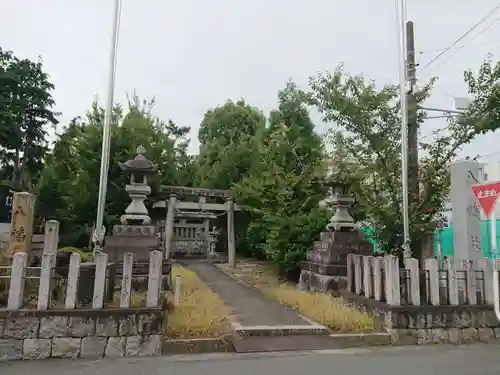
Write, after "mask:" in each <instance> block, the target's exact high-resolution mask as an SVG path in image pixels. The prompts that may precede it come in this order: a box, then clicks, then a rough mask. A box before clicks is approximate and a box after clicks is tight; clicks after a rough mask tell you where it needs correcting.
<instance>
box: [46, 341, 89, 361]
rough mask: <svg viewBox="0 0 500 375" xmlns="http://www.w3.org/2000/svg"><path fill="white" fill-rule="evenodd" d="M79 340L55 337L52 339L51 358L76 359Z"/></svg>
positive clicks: (79, 345)
mask: <svg viewBox="0 0 500 375" xmlns="http://www.w3.org/2000/svg"><path fill="white" fill-rule="evenodd" d="M81 341H82V339H80V338H71V337H64V338H63V337H56V338H53V339H52V357H55V358H78V356H79V355H80V347H81Z"/></svg>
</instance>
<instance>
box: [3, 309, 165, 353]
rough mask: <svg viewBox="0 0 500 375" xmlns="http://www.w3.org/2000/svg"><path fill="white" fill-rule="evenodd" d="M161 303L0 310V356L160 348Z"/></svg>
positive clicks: (147, 351) (144, 351) (142, 351)
mask: <svg viewBox="0 0 500 375" xmlns="http://www.w3.org/2000/svg"><path fill="white" fill-rule="evenodd" d="M164 316H165V310H164V308H163V307H162V308H138V309H133V308H132V309H116V310H110V309H103V310H92V309H81V310H80V309H79V310H50V311H49V310H47V311H33V310H31V311H29V310H18V311H0V361H6V360H19V359H46V358H96V357H122V356H151V355H159V354H161V348H162V341H163V332H164V324H165V318H164Z"/></svg>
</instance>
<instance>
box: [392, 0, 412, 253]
mask: <svg viewBox="0 0 500 375" xmlns="http://www.w3.org/2000/svg"><path fill="white" fill-rule="evenodd" d="M394 8H395V12H396V37H397V46H398V67H399V96H400V102H401V180H402V185H403V186H402V188H403V210H402V211H403V212H402V214H403V232H404V241H403V257H404V258H405V259H408V258H411V251H410V223H409V205H408V108H407V102H406V92H407V90H406V83H407V80H406V60H405V58H404V56H405V54H406V14H405V10H406V2H405V1H404V0H394Z"/></svg>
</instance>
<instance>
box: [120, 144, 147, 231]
mask: <svg viewBox="0 0 500 375" xmlns="http://www.w3.org/2000/svg"><path fill="white" fill-rule="evenodd" d="M145 153H146V150H145V149H144V147H143V146H139V147H137V155H136V156H135V158H133V159H131V160H128V161H126V162H125V163H119V165H120V168H121V169H122V171H124V172H125V173H128V174H130V184H128V185H127V186H126V187H125V191H126V192H127V193H128V195H129V197H130V199H131V202H130V204H129V205H128V207H127V209H126V210H125V214H124V215H122V216H121V217H120V222H121V223H122V224H136V225H137V224H143V225H145V224H151V218H150V217H149V213H148V209H147V208H146V206H145V205H144V200H145V199H146V197H147V196H148V195H150V194H151V187H150V186H149V185H148V176H149V175H150V174H151V173H154V172H156V165H154V164H153V163H152V162H151V161H150V160H148V159H147V158H146V157H145V156H144V154H145Z"/></svg>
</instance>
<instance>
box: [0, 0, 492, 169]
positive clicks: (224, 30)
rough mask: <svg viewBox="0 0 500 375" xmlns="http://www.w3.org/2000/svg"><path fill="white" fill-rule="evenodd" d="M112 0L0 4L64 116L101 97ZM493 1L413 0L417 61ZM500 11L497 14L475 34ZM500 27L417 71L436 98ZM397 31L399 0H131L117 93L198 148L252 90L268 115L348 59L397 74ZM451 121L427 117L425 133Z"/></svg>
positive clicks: (448, 101) (4, 21)
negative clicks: (174, 125)
mask: <svg viewBox="0 0 500 375" xmlns="http://www.w3.org/2000/svg"><path fill="white" fill-rule="evenodd" d="M113 3H114V1H113V0H70V1H68V0H43V1H41V0H18V1H17V2H15V1H6V0H5V1H2V3H1V5H0V36H1V38H0V41H1V46H2V47H3V48H6V49H12V50H14V51H15V52H16V54H18V56H20V57H27V58H30V59H35V58H36V56H37V55H41V56H42V57H43V60H44V65H45V68H46V70H47V71H48V72H49V73H50V75H51V77H52V80H53V82H54V84H55V86H56V90H55V99H56V102H57V110H59V111H61V112H62V113H63V119H62V120H63V121H62V122H63V123H64V122H67V121H68V120H69V119H71V118H72V117H74V116H77V115H83V114H84V113H85V111H86V110H87V109H88V108H89V105H90V104H91V102H92V100H93V99H94V98H95V96H96V95H98V96H99V98H100V101H101V103H102V104H104V100H105V93H106V83H107V69H108V60H109V57H108V55H109V48H110V38H111V21H112V13H113ZM495 5H497V0H481V1H467V0H433V1H431V0H418V1H417V0H409V19H410V20H413V21H414V22H415V30H416V49H417V51H419V53H418V55H417V57H418V60H419V63H420V66H421V67H423V66H424V65H425V64H426V63H427V62H429V61H430V60H431V59H432V58H433V57H435V56H436V55H437V54H438V53H439V52H440V51H441V50H442V49H444V48H446V47H447V46H448V45H450V44H451V43H452V42H453V41H455V39H457V38H458V37H459V36H460V35H461V34H463V33H464V32H465V31H466V30H467V29H469V28H470V27H471V26H472V25H474V24H475V23H476V22H478V21H479V20H480V19H481V18H482V17H483V16H485V15H486V14H487V13H488V12H489V11H490V10H491V9H493V8H494V7H495ZM499 16H500V11H499V12H498V13H497V14H495V15H493V16H492V17H491V18H490V19H489V20H488V21H487V22H485V23H484V24H483V25H482V26H481V27H479V28H478V29H477V31H481V30H482V29H484V28H485V27H486V26H488V25H489V24H491V22H493V21H494V20H495V19H496V18H497V17H499ZM499 32H500V22H497V23H494V24H493V25H492V26H491V27H489V28H488V29H487V30H485V31H484V32H483V33H481V35H479V36H477V37H476V38H475V39H474V40H473V41H472V42H469V41H470V40H471V39H473V38H474V37H475V35H476V34H477V33H472V35H471V37H469V38H467V39H465V41H464V43H459V45H466V47H464V48H460V49H453V50H451V51H450V52H448V53H446V54H445V55H444V56H443V58H442V59H440V60H438V61H437V63H434V64H432V65H431V66H430V67H429V68H428V69H425V70H423V71H422V72H418V74H419V78H421V79H422V81H425V80H426V79H428V78H429V76H432V75H437V76H439V77H440V80H439V82H438V84H437V85H436V89H435V94H434V95H433V97H432V99H431V101H430V102H429V103H428V105H429V106H433V107H441V108H452V107H453V98H452V96H453V95H454V96H464V95H466V94H467V93H466V90H465V87H464V84H463V80H462V72H463V70H464V69H466V68H473V69H475V68H477V67H478V66H479V64H480V63H481V61H482V60H483V58H484V57H485V56H486V54H487V53H489V52H490V53H492V54H493V56H494V58H498V57H499V54H498V53H496V51H497V50H498V48H500V39H498V35H500V33H499ZM395 35H396V34H395V21H394V5H393V0H376V1H374V0H354V1H345V0H196V1H195V0H182V1H181V0H146V1H137V0H124V1H123V11H122V21H121V33H120V45H119V56H118V66H117V82H116V92H115V98H116V100H118V101H121V102H124V101H125V99H126V93H130V92H132V91H134V90H137V93H138V94H139V96H141V97H152V96H154V97H155V98H156V100H157V107H156V109H155V112H156V114H157V115H158V116H160V117H161V118H163V119H168V118H171V119H173V120H174V121H176V122H178V123H179V124H182V125H189V126H191V127H192V129H193V135H194V136H193V140H194V142H193V145H192V151H196V150H197V148H198V142H197V141H196V136H195V135H196V134H197V128H198V125H199V123H200V120H201V118H202V117H203V113H204V112H205V110H206V109H208V108H210V107H214V106H216V105H219V104H222V103H224V101H225V100H226V99H228V98H231V99H234V100H237V99H239V98H242V97H243V98H245V99H246V100H247V102H249V103H251V104H252V105H254V106H257V107H259V108H261V109H263V110H264V111H266V112H267V111H269V110H271V109H272V108H273V107H274V106H275V105H276V92H277V91H278V90H279V89H280V88H282V87H283V85H284V83H285V81H286V80H287V78H288V77H292V78H293V79H294V80H295V81H296V82H298V83H299V84H301V85H303V84H305V83H306V82H307V78H308V77H309V76H311V75H314V74H315V73H316V72H317V71H323V70H327V69H334V68H335V66H337V65H338V64H339V63H340V62H344V63H345V66H346V69H347V70H348V71H349V72H351V73H363V74H364V75H365V76H366V77H370V78H373V79H374V80H376V82H377V83H380V84H384V83H397V77H398V73H397V55H396V36H395ZM433 50H438V51H433ZM420 52H422V53H420ZM446 59H447V61H444V62H443V63H442V64H441V65H440V66H438V64H439V63H441V61H443V60H446ZM443 125H444V124H443V123H442V122H440V120H429V121H428V122H427V123H426V124H425V125H424V129H423V133H424V135H427V134H431V132H432V129H436V128H440V127H442V126H443ZM318 127H319V128H320V130H324V129H325V125H323V126H322V125H321V124H318ZM499 142H500V137H499V136H498V135H497V134H494V135H489V136H485V137H481V138H479V139H476V140H475V141H474V143H473V144H472V145H470V146H468V147H467V148H466V150H464V153H463V154H464V155H472V156H473V155H475V154H480V155H485V154H489V153H492V152H495V151H496V150H498V147H496V148H495V146H497V145H498V144H499ZM499 151H500V150H499ZM486 159H487V160H491V159H493V160H496V159H500V154H495V155H489V156H487V157H486Z"/></svg>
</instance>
